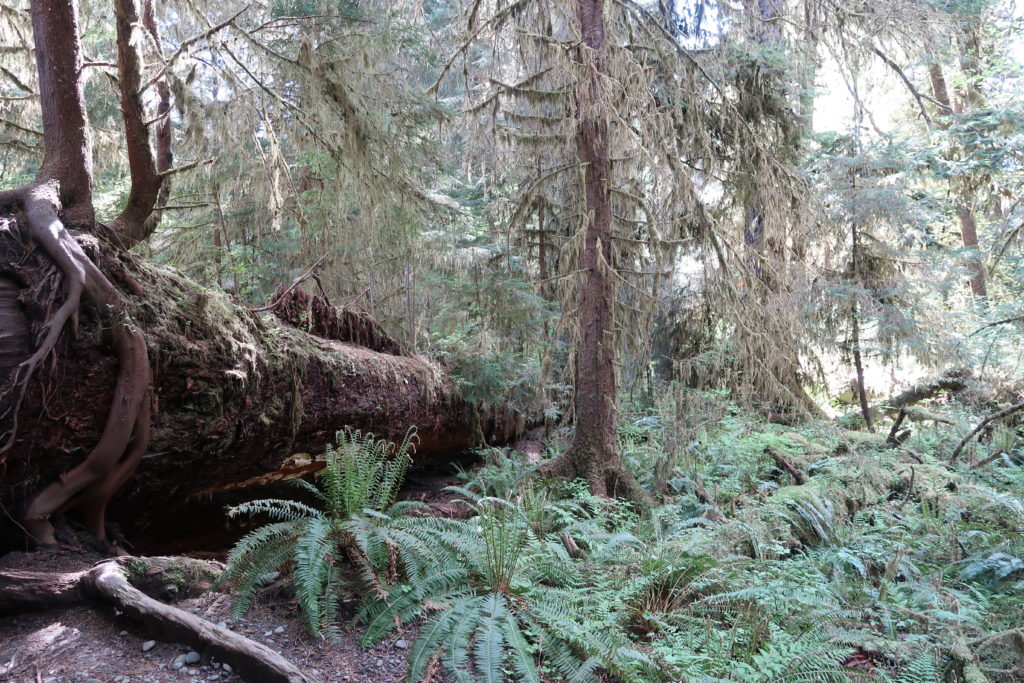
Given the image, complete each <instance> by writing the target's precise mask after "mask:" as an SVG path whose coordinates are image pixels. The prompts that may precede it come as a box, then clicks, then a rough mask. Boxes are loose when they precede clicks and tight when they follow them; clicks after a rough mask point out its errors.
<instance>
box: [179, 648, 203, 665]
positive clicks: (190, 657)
mask: <svg viewBox="0 0 1024 683" xmlns="http://www.w3.org/2000/svg"><path fill="white" fill-rule="evenodd" d="M200 659H202V657H200V656H199V653H198V652H196V651H195V650H192V652H189V653H188V654H187V655H185V659H184V660H183V661H184V662H185V663H186V664H195V663H196V662H198V661H199V660H200Z"/></svg>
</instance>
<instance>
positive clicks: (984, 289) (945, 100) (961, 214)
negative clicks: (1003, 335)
mask: <svg viewBox="0 0 1024 683" xmlns="http://www.w3.org/2000/svg"><path fill="white" fill-rule="evenodd" d="M969 63H973V62H969ZM928 76H929V79H930V80H931V85H932V97H933V98H934V100H935V102H936V103H938V105H939V119H938V120H939V125H940V126H941V127H942V128H943V129H946V128H949V124H950V121H949V115H950V114H952V113H957V114H959V113H962V112H963V103H962V102H958V103H956V104H955V105H954V103H953V102H952V101H951V100H950V97H949V89H948V88H947V86H946V78H945V76H944V75H943V73H942V67H941V66H939V65H938V64H932V65H930V66H929V67H928ZM967 76H968V77H970V74H967ZM967 91H968V95H965V97H964V98H963V101H964V102H968V103H971V104H976V103H977V102H978V101H979V100H980V94H979V93H978V92H977V89H976V88H975V87H973V86H968V89H967ZM972 203H973V202H972V197H971V192H970V190H969V188H968V187H967V184H966V183H964V184H963V186H962V187H961V188H960V189H959V191H958V192H957V207H956V213H957V218H959V220H960V239H961V241H962V242H963V245H964V248H965V249H968V250H970V254H969V256H968V264H969V268H970V271H971V279H970V284H971V293H972V294H974V296H975V297H978V298H982V299H983V298H984V297H986V296H988V285H987V283H986V278H985V266H984V264H983V263H982V261H981V253H980V252H979V251H978V224H977V221H976V220H975V217H974V209H973V208H972Z"/></svg>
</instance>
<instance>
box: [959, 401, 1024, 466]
mask: <svg viewBox="0 0 1024 683" xmlns="http://www.w3.org/2000/svg"><path fill="white" fill-rule="evenodd" d="M1018 410H1024V401H1021V402H1020V403H1017V404H1014V405H1012V406H1010V407H1009V408H1003V409H1002V410H1000V411H999V412H997V413H993V414H992V415H989V416H988V417H986V418H985V419H984V420H982V421H981V422H979V423H978V426H977V427H975V428H974V429H972V430H971V431H970V433H969V434H968V435H967V436H965V437H964V438H962V439H960V443H958V444H957V445H956V448H954V449H953V455H951V456H950V457H949V464H950V465H952V464H954V463H955V462H956V461H957V459H958V458H959V457H960V452H961V451H963V449H964V446H966V445H967V442H968V441H970V440H971V439H973V438H974V437H975V436H976V435H977V434H978V433H979V432H980V431H981V430H982V429H984V428H985V427H986V426H987V425H988V424H989V423H990V422H994V421H995V420H999V419H1001V418H1004V417H1006V416H1007V415H1012V414H1013V413H1016V412H1017V411H1018Z"/></svg>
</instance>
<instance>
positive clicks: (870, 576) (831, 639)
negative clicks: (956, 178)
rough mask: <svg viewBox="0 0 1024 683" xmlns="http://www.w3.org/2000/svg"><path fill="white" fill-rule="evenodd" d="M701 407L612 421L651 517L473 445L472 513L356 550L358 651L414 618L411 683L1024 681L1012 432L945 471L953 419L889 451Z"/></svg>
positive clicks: (878, 442) (854, 436) (826, 427)
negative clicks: (359, 563)
mask: <svg viewBox="0 0 1024 683" xmlns="http://www.w3.org/2000/svg"><path fill="white" fill-rule="evenodd" d="M716 401H717V402H718V403H719V404H720V405H719V407H718V409H717V413H715V418H714V419H711V420H706V421H704V422H703V426H701V427H700V428H699V429H689V430H680V429H679V428H678V427H677V426H674V427H671V428H670V427H668V425H670V424H673V422H672V421H671V420H670V419H668V418H666V416H665V415H664V414H649V415H642V416H640V417H639V418H637V419H632V420H630V421H629V422H628V423H627V424H625V425H624V426H623V427H622V428H621V429H620V438H621V442H620V450H621V452H622V454H623V457H624V459H625V461H626V463H627V465H629V466H630V467H631V468H632V469H633V471H634V472H635V474H636V475H637V476H638V477H639V478H640V480H641V481H642V482H643V483H644V485H645V486H647V487H648V488H649V489H650V490H651V491H652V492H654V493H655V494H656V495H657V496H658V497H659V500H660V501H661V504H660V505H659V506H657V507H656V508H655V509H654V510H653V512H651V513H649V514H647V513H645V514H638V513H637V512H636V511H634V510H633V509H632V508H631V507H630V506H629V505H628V504H626V503H624V502H621V501H616V500H606V499H602V498H597V497H594V496H592V495H590V494H589V493H588V492H587V490H586V487H585V485H583V484H582V482H572V481H564V480H543V479H540V478H539V477H537V476H536V472H535V468H534V466H532V465H530V464H529V463H527V462H526V460H525V458H524V457H522V456H521V455H520V454H518V453H515V452H509V451H501V450H494V449H492V450H489V451H488V452H487V453H485V457H484V463H483V464H482V465H481V466H480V467H478V468H476V469H475V470H473V471H471V472H463V473H461V477H462V479H463V480H464V484H463V485H462V486H459V487H453V488H452V489H451V493H452V494H453V495H454V496H457V497H459V498H461V499H462V500H463V501H464V504H465V505H466V506H467V507H468V509H469V510H470V511H471V516H470V518H469V519H466V520H430V519H427V520H416V521H415V522H406V524H407V526H405V527H402V529H403V533H404V534H405V535H402V534H396V533H392V532H389V533H386V534H385V533H383V532H382V533H381V534H379V537H380V538H381V539H382V540H381V542H382V543H383V544H384V546H382V547H383V548H385V550H379V551H378V552H377V553H376V554H371V553H364V555H363V557H365V558H367V559H366V565H367V567H369V569H370V571H372V572H373V576H374V577H376V578H374V579H372V581H371V580H369V579H368V582H369V583H370V584H372V585H373V586H374V587H375V588H376V590H375V591H370V592H369V593H367V592H366V591H364V592H363V598H364V599H363V600H362V602H361V608H360V610H359V613H358V615H357V618H356V621H357V622H360V623H361V624H362V628H363V630H362V639H363V642H364V643H365V644H371V643H373V642H375V641H377V640H380V639H382V638H384V637H386V636H388V635H389V634H391V633H393V632H394V631H395V629H396V627H397V626H398V625H399V624H402V623H407V622H410V621H414V620H418V623H419V631H418V633H419V636H418V639H417V640H416V641H415V642H414V643H413V644H412V646H411V648H410V655H409V680H410V681H418V680H423V679H429V678H430V677H432V676H434V674H436V673H438V672H441V671H443V672H445V673H446V675H447V676H448V677H449V679H450V680H464V681H477V680H481V681H499V680H516V681H518V680H532V681H542V680H544V681H549V680H572V681H585V680H620V681H751V682H760V681H765V682H767V681H899V682H903V683H909V682H911V681H915V682H917V681H922V682H936V683H937V682H939V681H943V682H947V681H948V682H953V681H970V682H972V683H978V682H980V681H993V682H995V681H1015V680H1020V678H1019V675H1018V673H1017V672H1019V671H1020V670H1021V667H1024V636H1022V635H1021V634H1020V632H1019V631H1014V629H1018V628H1019V627H1020V626H1021V625H1022V621H1024V539H1022V535H1021V529H1024V468H1022V467H1021V466H1020V464H1019V463H1020V462H1021V456H1022V455H1024V453H1022V452H1021V439H1020V436H1019V434H1015V435H1014V437H1013V438H1012V439H1009V438H1008V437H1006V436H1005V435H1003V436H1001V437H1000V438H1002V439H1003V441H1006V443H1002V442H1000V443H999V444H995V445H993V444H991V443H986V444H978V445H976V446H975V452H973V453H972V454H970V455H969V456H968V457H966V458H965V459H964V462H963V464H958V465H957V466H950V465H949V464H948V460H949V453H950V451H951V450H952V448H953V446H954V445H955V443H956V441H957V440H958V438H959V436H960V435H962V434H963V433H964V430H965V428H966V427H967V426H968V425H969V424H970V421H971V420H973V419H974V418H973V417H972V416H970V415H968V414H966V413H964V412H963V411H959V412H958V411H957V410H949V411H947V412H948V415H949V416H950V423H949V424H946V423H941V422H938V423H936V422H927V423H917V424H915V426H914V432H915V433H914V435H913V436H912V437H911V438H910V439H909V440H907V441H906V442H904V443H903V444H902V445H900V446H898V447H888V446H887V445H886V444H885V437H884V434H882V435H876V434H869V433H862V432H856V431H848V430H844V429H841V428H838V427H836V426H834V425H833V424H826V423H820V424H813V425H809V426H804V427H801V428H792V427H782V426H778V425H772V424H767V423H765V422H762V421H759V420H757V419H755V418H753V417H751V416H749V415H746V414H743V413H740V412H739V411H738V410H736V409H735V408H732V407H731V406H729V405H728V403H727V402H725V401H724V399H723V398H722V397H721V396H709V397H708V403H709V404H710V403H715V402H716ZM722 406H724V408H723V407H722ZM709 411H710V408H709ZM691 417H692V416H691ZM697 422H700V421H699V420H698V421H697ZM883 427H885V425H883ZM996 448H998V449H1001V450H1002V451H1005V453H1006V454H1005V456H1002V457H1000V458H997V459H996V460H995V461H993V462H992V463H990V464H987V465H984V466H982V467H978V468H972V467H971V465H972V464H974V463H977V462H980V461H982V460H983V459H984V458H985V457H986V456H987V455H988V454H989V452H994V451H993V449H996ZM772 453H774V454H775V455H776V456H780V457H781V458H782V459H784V460H785V461H787V462H788V463H789V464H791V465H792V466H793V467H794V468H796V469H799V470H800V471H801V472H802V473H803V474H804V475H805V477H806V479H805V481H804V483H802V484H800V483H797V482H796V481H795V480H794V477H793V476H792V475H791V474H790V473H789V472H787V471H786V470H785V469H784V468H782V467H780V463H779V461H778V459H777V458H776V457H773V455H772ZM548 455H549V456H553V455H556V453H554V452H549V453H548ZM363 517H364V518H365V523H366V524H369V525H371V526H379V527H381V528H384V529H392V528H395V526H394V525H395V522H394V520H393V519H391V518H389V517H388V516H387V515H383V514H379V515H370V514H366V515H363ZM424 544H427V546H428V547H424ZM417 549H419V550H422V552H417ZM343 561H344V558H340V559H339V560H338V563H339V566H341V563H342V562H343ZM298 578H301V577H300V576H298V575H297V579H298ZM324 585H325V584H318V586H319V587H320V588H322V587H323V586H324ZM296 588H297V590H301V584H300V582H299V581H297V582H296ZM367 595H368V597H366V596H367ZM300 597H301V596H300ZM300 604H303V603H302V600H301V599H300ZM322 625H323V624H322Z"/></svg>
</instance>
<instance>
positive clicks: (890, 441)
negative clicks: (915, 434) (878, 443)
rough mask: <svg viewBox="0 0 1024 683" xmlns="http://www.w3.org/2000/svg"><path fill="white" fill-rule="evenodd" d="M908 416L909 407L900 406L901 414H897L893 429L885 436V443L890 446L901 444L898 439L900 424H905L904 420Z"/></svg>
mask: <svg viewBox="0 0 1024 683" xmlns="http://www.w3.org/2000/svg"><path fill="white" fill-rule="evenodd" d="M906 417H907V409H906V408H905V407H903V408H900V413H899V415H897V416H896V420H895V421H894V422H893V423H892V429H890V430H889V436H887V437H885V443H886V444H887V445H889V446H897V445H899V443H900V442H899V441H897V435H898V434H899V431H900V425H902V424H903V420H905V419H906Z"/></svg>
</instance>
